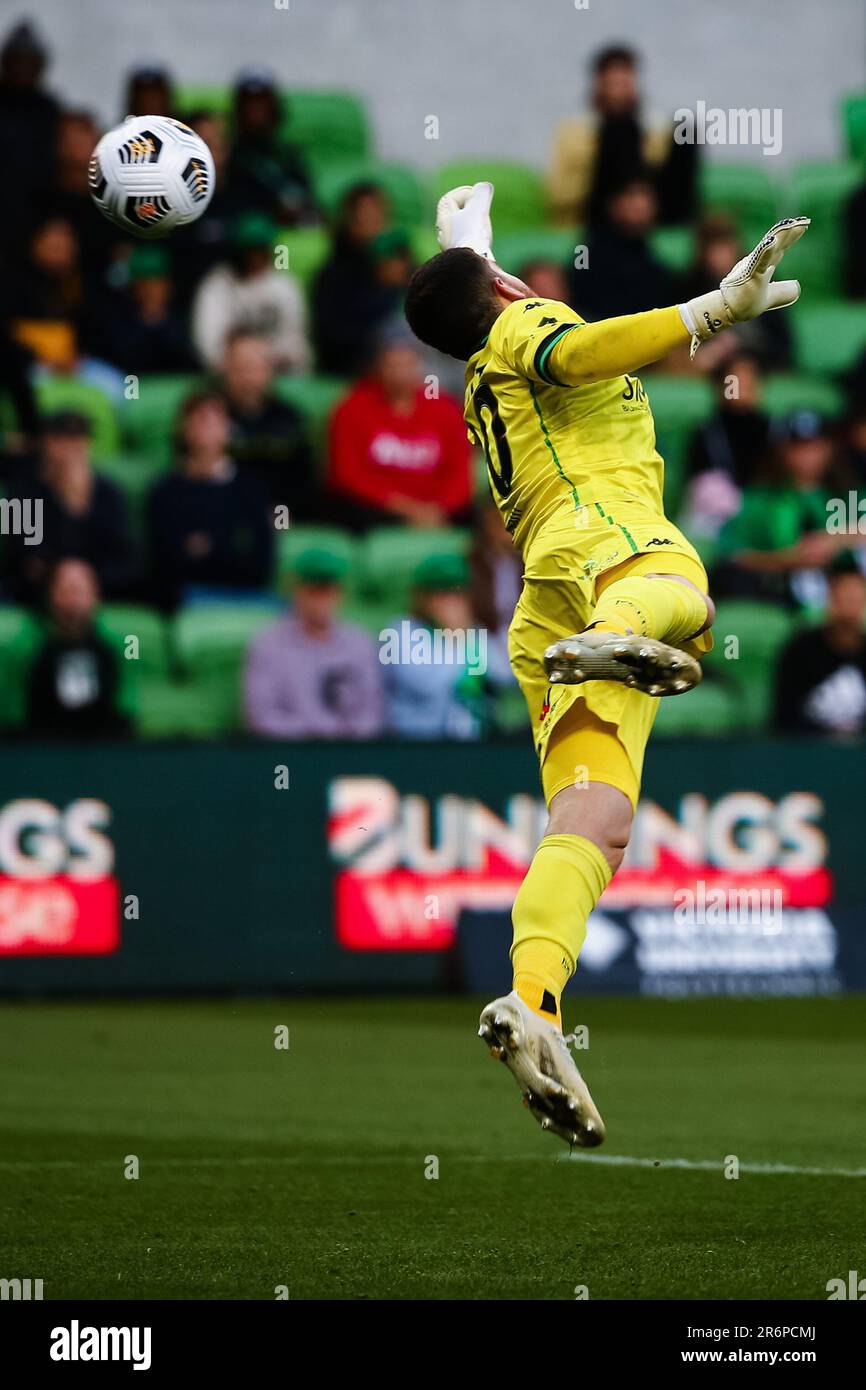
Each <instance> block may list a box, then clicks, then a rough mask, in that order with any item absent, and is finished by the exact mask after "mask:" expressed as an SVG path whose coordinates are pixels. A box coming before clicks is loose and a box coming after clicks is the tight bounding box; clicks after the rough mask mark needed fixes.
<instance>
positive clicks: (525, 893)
mask: <svg viewBox="0 0 866 1390" xmlns="http://www.w3.org/2000/svg"><path fill="white" fill-rule="evenodd" d="M610 879H611V871H610V865H609V864H608V862H607V860H606V859H605V857H604V855H603V854H602V852H601V850H600V849H599V847H598V845H595V844H593V842H592V840H587V839H585V838H584V837H583V836H582V835H545V837H544V839H543V840H542V841H541V844H540V845H539V846H538V849H537V850H536V851H535V856H534V858H533V860H532V863H531V864H530V866H529V872H528V873H527V875H526V878H525V879H524V880H523V882H522V884H521V885H520V891H519V892H518V894H517V897H516V898H515V900H514V908H513V911H512V914H511V920H512V922H513V924H514V942H513V944H512V947H511V963H512V966H513V967H514V988H515V990H516V991H517V993H518V994H519V995H520V997H521V999H522V1000H523V1002H524V1004H528V1005H529V1007H530V1009H534V1010H535V1012H536V1013H539V1014H541V1015H542V1016H543V1017H545V1018H552V1019H554V1020H555V1022H556V1023H557V1024H559V1025H560V1026H561V1015H560V1007H559V1001H560V997H561V995H562V991H563V990H564V989H565V986H566V983H567V982H568V980H569V979H570V978H571V976H572V975H573V974H574V968H575V965H576V964H577V957H578V955H579V953H580V948H581V946H582V945H583V940H584V937H585V936H586V923H587V920H588V918H589V914H590V913H591V912H592V909H593V908H594V907H595V905H596V903H597V902H598V900H599V898H600V897H601V895H602V893H603V892H604V890H605V888H606V887H607V885H608V883H609V882H610Z"/></svg>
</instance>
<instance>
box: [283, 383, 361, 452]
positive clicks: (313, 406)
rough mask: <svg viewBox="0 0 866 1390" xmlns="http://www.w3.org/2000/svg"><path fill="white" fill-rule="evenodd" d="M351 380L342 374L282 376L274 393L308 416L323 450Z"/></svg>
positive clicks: (308, 421) (313, 432) (315, 438)
mask: <svg viewBox="0 0 866 1390" xmlns="http://www.w3.org/2000/svg"><path fill="white" fill-rule="evenodd" d="M349 387H350V383H349V382H347V381H345V380H344V379H343V378H342V377H338V376H321V375H316V376H278V377H275V378H274V394H275V395H276V396H279V398H280V400H281V401H287V402H288V403H289V405H293V406H295V408H296V409H297V410H299V411H300V412H301V414H302V415H303V416H304V417H305V418H306V421H307V425H308V427H309V430H310V435H311V437H312V439H313V441H314V443H315V444H316V446H317V447H318V448H319V449H320V450H321V449H322V447H323V444H324V440H325V437H326V435H327V430H328V420H329V418H330V415H331V412H332V410H333V409H334V406H335V405H336V404H337V402H338V401H340V400H341V399H342V398H343V396H345V395H346V393H347V391H348V390H349Z"/></svg>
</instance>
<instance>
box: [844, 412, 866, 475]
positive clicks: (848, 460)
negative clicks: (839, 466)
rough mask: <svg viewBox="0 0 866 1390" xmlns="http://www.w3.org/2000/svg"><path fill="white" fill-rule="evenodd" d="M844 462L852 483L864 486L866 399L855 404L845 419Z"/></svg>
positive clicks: (865, 471)
mask: <svg viewBox="0 0 866 1390" xmlns="http://www.w3.org/2000/svg"><path fill="white" fill-rule="evenodd" d="M844 449H845V464H846V466H847V469H848V472H849V473H850V476H851V480H852V483H853V484H854V485H855V486H858V487H861V488H862V487H864V486H866V400H861V401H860V402H858V403H857V404H855V405H854V406H853V407H852V409H851V410H849V412H848V417H847V419H846V421H845V444H844Z"/></svg>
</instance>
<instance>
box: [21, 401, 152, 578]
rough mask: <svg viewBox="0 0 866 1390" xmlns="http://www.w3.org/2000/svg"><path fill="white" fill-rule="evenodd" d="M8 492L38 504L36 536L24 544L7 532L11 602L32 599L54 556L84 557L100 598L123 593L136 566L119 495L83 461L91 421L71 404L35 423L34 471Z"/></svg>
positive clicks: (86, 457)
mask: <svg viewBox="0 0 866 1390" xmlns="http://www.w3.org/2000/svg"><path fill="white" fill-rule="evenodd" d="M9 496H10V497H16V498H20V499H21V500H22V501H24V500H25V499H28V500H29V501H30V504H31V507H35V506H37V505H38V506H40V507H41V515H42V539H41V541H40V542H39V544H35V545H33V544H28V543H27V539H26V537H24V536H16V535H10V536H8V537H6V540H5V545H4V560H5V568H6V577H7V588H8V590H9V592H10V594H11V595H12V597H13V598H15V599H16V600H17V601H18V602H21V603H35V602H38V600H39V598H40V595H41V593H42V588H43V585H44V583H45V579H46V576H47V574H48V571H49V569H50V568H51V566H52V565H53V564H54V563H56V561H58V560H63V559H69V558H72V559H77V560H85V561H86V562H87V563H88V564H89V565H90V566H91V567H92V568H93V570H94V572H95V573H96V576H97V579H98V582H99V586H100V589H101V590H102V593H103V595H104V596H105V597H106V598H122V597H125V596H127V595H128V593H129V589H130V585H131V584H132V581H133V579H134V576H135V570H136V564H135V556H134V552H133V549H132V542H131V538H130V529H129V516H128V513H127V507H126V499H125V498H124V495H123V493H122V492H121V491H120V489H119V488H118V487H117V486H116V485H115V484H114V483H113V482H111V481H110V480H109V479H108V478H104V477H102V476H101V475H100V474H98V473H96V472H95V471H94V469H93V467H92V466H91V462H90V422H89V421H88V419H87V418H86V417H85V416H84V415H81V414H79V413H78V412H77V411H74V410H58V411H55V412H54V413H53V414H51V415H49V416H47V417H46V418H45V419H44V420H43V422H42V437H41V447H40V451H39V456H38V459H37V463H36V467H35V470H22V472H21V473H20V474H19V475H18V477H17V478H15V479H13V480H12V482H11V483H10V485H9Z"/></svg>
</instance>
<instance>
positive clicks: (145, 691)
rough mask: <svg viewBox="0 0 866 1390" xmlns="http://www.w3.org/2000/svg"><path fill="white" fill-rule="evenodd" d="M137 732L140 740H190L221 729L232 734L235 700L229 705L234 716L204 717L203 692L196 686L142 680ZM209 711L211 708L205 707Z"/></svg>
mask: <svg viewBox="0 0 866 1390" xmlns="http://www.w3.org/2000/svg"><path fill="white" fill-rule="evenodd" d="M136 695H137V703H138V711H137V718H136V731H137V733H138V735H139V737H141V738H190V737H203V736H208V737H209V736H212V735H213V734H214V733H219V732H220V731H221V723H222V727H225V731H226V732H230V731H231V729H233V728H234V727H235V720H236V701H233V702H232V704H231V706H230V713H231V717H230V719H228V718H223V720H222V721H220V719H218V718H215V717H213V716H212V715H211V717H210V718H209V719H208V718H205V719H203V718H202V713H201V709H202V703H201V692H200V691H199V690H198V688H197V687H196V686H189V685H185V684H184V683H183V682H182V681H178V680H173V679H169V678H167V677H160V676H154V677H151V678H149V679H144V680H141V681H139V683H138V688H137V692H136ZM205 709H206V711H209V709H210V706H208V705H207V704H206V706H205Z"/></svg>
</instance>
